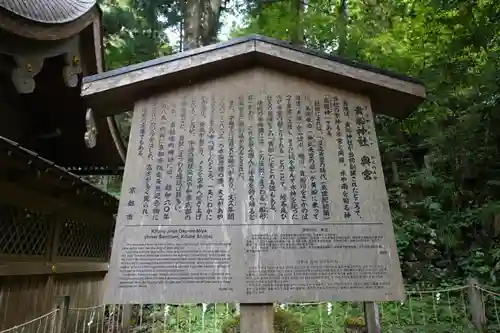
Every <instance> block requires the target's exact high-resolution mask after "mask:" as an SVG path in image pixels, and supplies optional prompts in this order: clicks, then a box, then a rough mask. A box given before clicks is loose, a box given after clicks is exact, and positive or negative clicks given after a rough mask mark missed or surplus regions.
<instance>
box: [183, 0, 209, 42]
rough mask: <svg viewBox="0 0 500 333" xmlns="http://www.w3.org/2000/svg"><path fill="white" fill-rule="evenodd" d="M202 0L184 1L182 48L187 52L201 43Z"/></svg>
mask: <svg viewBox="0 0 500 333" xmlns="http://www.w3.org/2000/svg"><path fill="white" fill-rule="evenodd" d="M203 2H204V1H203V0H185V4H184V8H183V9H184V10H183V16H184V36H183V37H184V43H183V44H184V47H183V50H184V51H187V50H190V49H194V48H197V47H199V46H200V42H201V27H202V26H201V17H202V16H201V14H202V8H203Z"/></svg>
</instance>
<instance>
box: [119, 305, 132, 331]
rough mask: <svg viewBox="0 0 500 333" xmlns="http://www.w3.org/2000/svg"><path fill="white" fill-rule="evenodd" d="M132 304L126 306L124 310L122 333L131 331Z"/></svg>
mask: <svg viewBox="0 0 500 333" xmlns="http://www.w3.org/2000/svg"><path fill="white" fill-rule="evenodd" d="M132 308H133V305H132V304H124V305H123V308H122V322H121V327H122V332H123V333H127V332H128V331H129V330H130V324H131V320H132Z"/></svg>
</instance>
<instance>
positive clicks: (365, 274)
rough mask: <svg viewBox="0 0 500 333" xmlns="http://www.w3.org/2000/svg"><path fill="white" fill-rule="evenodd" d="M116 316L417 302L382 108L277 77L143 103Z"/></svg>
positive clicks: (215, 84) (246, 77) (250, 73)
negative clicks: (407, 294) (392, 194)
mask: <svg viewBox="0 0 500 333" xmlns="http://www.w3.org/2000/svg"><path fill="white" fill-rule="evenodd" d="M128 149H129V150H128V155H127V162H126V167H125V175H124V181H123V188H122V194H121V200H120V208H119V213H118V221H117V225H116V232H115V239H114V242H113V250H112V258H111V263H110V271H109V273H108V287H107V289H106V295H105V301H106V302H108V303H167V302H168V303H189V302H224V301H231V302H233V301H236V302H243V303H266V302H273V301H282V302H291V301H324V300H325V301H326V300H329V301H332V300H351V301H382V300H400V299H403V298H404V290H403V282H402V276H401V271H400V267H399V261H398V254H397V249H396V244H395V239H394V233H393V228H392V223H391V216H390V211H389V205H388V199H387V193H386V189H385V184H384V178H383V174H382V169H381V161H380V157H379V150H378V146H377V139H376V134H375V129H374V123H373V114H372V110H371V107H370V100H369V99H368V98H367V97H364V96H362V95H357V94H353V93H350V92H348V91H343V90H337V89H334V88H331V87H328V86H323V85H320V84H317V83H314V82H312V81H309V80H305V79H300V78H297V77H292V76H288V75H286V74H283V73H280V72H277V71H272V70H269V69H263V68H253V69H246V70H242V71H240V72H237V73H235V74H234V73H233V74H232V75H227V76H223V77H219V78H216V79H213V80H210V81H208V82H204V83H196V84H193V85H191V86H188V87H184V88H181V89H177V90H171V91H168V92H165V93H163V94H161V93H160V94H158V95H156V96H153V97H149V98H147V99H143V100H140V101H137V102H136V103H135V109H134V116H133V121H132V131H131V135H130V143H129V148H128Z"/></svg>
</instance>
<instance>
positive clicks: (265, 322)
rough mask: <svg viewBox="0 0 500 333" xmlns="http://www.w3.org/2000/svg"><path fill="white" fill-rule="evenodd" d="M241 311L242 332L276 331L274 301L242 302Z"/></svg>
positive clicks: (269, 332) (262, 332) (263, 332)
mask: <svg viewBox="0 0 500 333" xmlns="http://www.w3.org/2000/svg"><path fill="white" fill-rule="evenodd" d="M240 311H241V315H240V333H274V328H273V326H274V306H273V304H272V303H262V304H260V303H256V304H249V303H247V304H244V303H242V304H241V307H240Z"/></svg>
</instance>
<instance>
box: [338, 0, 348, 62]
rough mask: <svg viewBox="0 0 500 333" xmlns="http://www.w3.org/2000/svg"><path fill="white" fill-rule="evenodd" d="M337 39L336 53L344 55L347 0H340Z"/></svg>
mask: <svg viewBox="0 0 500 333" xmlns="http://www.w3.org/2000/svg"><path fill="white" fill-rule="evenodd" d="M338 18H339V21H338V25H337V26H338V40H339V47H338V49H337V53H338V54H339V55H344V54H345V51H346V47H347V0H340V5H339V9H338Z"/></svg>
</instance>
